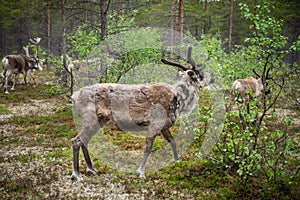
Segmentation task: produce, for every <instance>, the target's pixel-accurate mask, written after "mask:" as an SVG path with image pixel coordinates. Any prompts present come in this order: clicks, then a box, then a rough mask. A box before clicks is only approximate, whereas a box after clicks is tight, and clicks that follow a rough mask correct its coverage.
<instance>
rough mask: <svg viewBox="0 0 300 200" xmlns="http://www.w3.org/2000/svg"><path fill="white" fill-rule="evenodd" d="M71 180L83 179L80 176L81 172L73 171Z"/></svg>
mask: <svg viewBox="0 0 300 200" xmlns="http://www.w3.org/2000/svg"><path fill="white" fill-rule="evenodd" d="M71 180H72V181H81V180H82V177H81V176H80V174H79V173H76V172H73V174H72V176H71Z"/></svg>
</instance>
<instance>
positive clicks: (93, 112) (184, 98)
mask: <svg viewBox="0 0 300 200" xmlns="http://www.w3.org/2000/svg"><path fill="white" fill-rule="evenodd" d="M187 54H188V56H187V61H188V63H189V64H188V65H187V66H185V65H183V64H181V63H179V62H173V61H170V60H167V59H164V58H162V59H161V61H162V62H163V63H164V64H166V65H171V66H175V67H178V68H180V69H181V70H182V71H181V72H180V78H179V80H177V82H176V83H175V84H174V85H169V84H166V83H159V84H137V85H127V84H111V83H103V84H95V85H92V86H87V87H83V88H81V89H80V90H79V91H76V92H74V94H73V95H72V100H73V103H74V105H75V107H76V108H77V111H78V113H79V115H80V116H81V117H82V126H81V130H80V131H79V133H78V134H77V136H76V137H75V138H73V140H72V144H73V174H72V176H71V179H72V180H80V179H81V176H80V173H79V150H80V148H82V151H83V154H84V158H85V161H86V164H87V171H88V172H90V173H93V174H96V173H97V171H96V170H95V169H94V167H93V165H92V162H91V159H90V156H89V152H88V143H89V141H90V139H91V138H92V137H93V135H94V134H95V133H96V132H97V131H98V130H99V128H101V127H102V126H106V127H108V128H110V129H112V130H123V131H141V130H148V134H147V136H146V149H145V151H144V157H143V160H142V163H141V165H140V167H139V168H138V170H137V172H138V173H139V175H140V177H145V174H144V173H145V166H146V162H147V159H148V156H149V154H150V152H151V149H152V145H153V142H154V139H155V138H156V136H157V134H158V133H159V132H160V131H161V132H162V135H163V136H164V138H165V139H166V140H167V141H168V142H169V143H170V144H171V147H172V150H173V154H174V160H175V161H177V160H178V159H179V156H178V153H177V148H176V142H175V140H174V138H173V136H172V135H171V132H170V127H171V126H173V125H174V124H175V123H176V121H177V120H178V116H179V115H181V114H187V113H190V112H191V111H192V110H193V109H194V107H195V105H196V104H197V101H198V94H199V91H200V90H201V89H202V88H203V87H205V86H206V84H208V82H206V81H204V79H205V77H204V76H205V73H204V72H203V69H204V67H203V66H202V65H201V64H199V63H196V62H195V61H194V60H193V59H192V57H191V55H192V48H191V47H189V48H188V53H187Z"/></svg>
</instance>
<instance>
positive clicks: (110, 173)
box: [0, 72, 300, 200]
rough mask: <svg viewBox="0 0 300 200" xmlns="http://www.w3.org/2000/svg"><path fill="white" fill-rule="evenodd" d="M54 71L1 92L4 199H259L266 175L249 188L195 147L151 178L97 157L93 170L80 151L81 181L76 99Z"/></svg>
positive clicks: (0, 177)
mask: <svg viewBox="0 0 300 200" xmlns="http://www.w3.org/2000/svg"><path fill="white" fill-rule="evenodd" d="M49 73H50V72H43V73H42V74H41V75H39V76H41V77H40V78H38V79H37V82H38V83H39V84H38V85H33V84H30V85H29V86H27V87H25V86H23V85H19V86H17V87H16V90H15V91H11V92H10V94H9V95H5V94H4V93H3V92H2V91H1V94H0V196H1V198H2V199H122V200H123V199H130V200H131V199H220V198H221V199H227V198H235V199H238V198H241V197H244V198H246V199H253V198H260V197H259V193H260V192H261V191H260V190H261V187H259V185H260V184H261V183H260V180H253V181H252V182H251V184H249V185H247V186H246V187H247V188H248V187H250V189H249V188H248V189H245V188H246V187H245V186H241V185H239V183H240V180H239V179H238V178H236V177H234V176H233V175H232V174H230V173H228V172H227V171H226V170H225V171H223V170H220V169H219V168H218V167H215V166H212V165H211V164H210V163H208V162H205V161H203V160H201V159H199V158H197V157H196V156H194V154H192V153H186V154H185V155H183V156H182V161H181V162H178V163H174V164H172V165H170V166H168V167H165V168H163V169H162V170H160V171H159V172H153V173H150V174H149V176H147V178H146V179H140V178H139V177H138V176H137V175H136V174H134V173H123V172H118V171H117V170H115V169H112V168H110V167H108V166H105V165H104V164H103V163H101V162H100V161H99V160H97V159H95V158H92V159H93V162H94V163H95V167H96V168H97V170H98V174H97V175H95V176H94V175H92V176H89V175H88V174H86V173H85V170H84V168H85V167H84V165H85V163H84V159H83V156H82V155H81V157H80V161H81V164H80V167H81V170H82V171H81V173H82V176H83V180H82V181H72V180H71V179H70V177H71V173H72V146H71V139H72V138H73V137H74V136H75V135H76V128H75V125H74V120H73V115H72V105H71V104H70V102H69V100H68V98H67V97H65V96H64V97H63V95H61V94H60V95H58V94H57V93H58V92H59V91H60V90H59V88H58V87H57V86H55V84H54V83H55V82H56V81H55V77H54V76H52V74H51V76H48V74H49ZM51 73H52V72H51ZM49 77H50V78H49ZM286 114H287V115H292V117H293V118H295V119H296V122H297V123H296V126H299V125H300V123H299V122H300V117H299V114H298V112H295V111H286ZM297 134H298V135H299V133H297ZM297 138H298V139H299V137H297ZM298 139H297V140H298ZM298 141H299V140H298ZM296 142H297V141H296ZM298 156H299V155H298ZM92 157H93V155H92ZM146 175H147V174H146ZM251 192H252V194H251ZM298 192H300V191H299V190H298V191H296V193H298ZM249 193H250V196H249ZM293 193H295V192H293ZM291 196H292V198H295V197H296V196H295V194H293V195H291ZM288 199H290V198H288Z"/></svg>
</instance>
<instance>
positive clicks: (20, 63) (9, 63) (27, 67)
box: [2, 38, 43, 94]
mask: <svg viewBox="0 0 300 200" xmlns="http://www.w3.org/2000/svg"><path fill="white" fill-rule="evenodd" d="M40 40H41V39H40V38H36V39H34V40H31V41H33V42H35V44H36V45H38V44H39V43H40ZM23 48H24V50H25V53H26V55H23V54H20V55H7V56H5V57H4V58H3V59H2V67H3V72H2V76H3V78H4V81H3V86H4V92H5V94H8V93H9V92H8V89H7V86H8V80H9V78H10V77H11V76H12V75H14V81H13V86H12V88H11V90H14V87H15V84H16V82H17V81H18V76H19V74H20V73H23V74H24V83H25V85H27V80H26V78H27V75H30V73H31V71H32V70H42V65H43V61H41V60H40V59H39V58H38V57H37V52H36V54H35V55H34V56H30V55H29V51H28V48H25V47H23ZM30 76H31V75H30ZM31 77H32V76H31ZM32 78H33V77H32ZM33 80H34V79H33ZM34 82H35V80H34Z"/></svg>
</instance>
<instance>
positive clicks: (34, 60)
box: [23, 47, 44, 71]
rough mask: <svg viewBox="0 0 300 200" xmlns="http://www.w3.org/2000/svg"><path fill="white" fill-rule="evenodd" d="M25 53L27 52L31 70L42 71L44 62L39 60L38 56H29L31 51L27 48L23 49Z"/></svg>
mask: <svg viewBox="0 0 300 200" xmlns="http://www.w3.org/2000/svg"><path fill="white" fill-rule="evenodd" d="M23 49H24V51H25V54H26V56H27V58H28V61H29V68H30V69H35V70H39V71H42V70H43V64H44V61H43V60H41V59H39V58H38V57H37V55H34V56H30V55H29V50H28V48H27V47H23Z"/></svg>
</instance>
